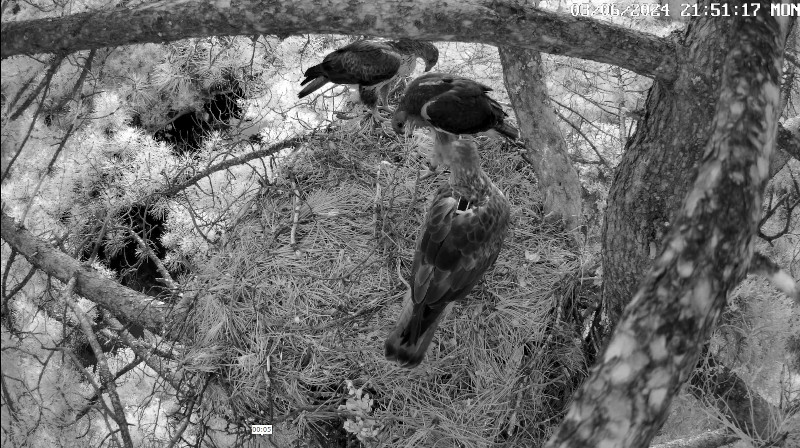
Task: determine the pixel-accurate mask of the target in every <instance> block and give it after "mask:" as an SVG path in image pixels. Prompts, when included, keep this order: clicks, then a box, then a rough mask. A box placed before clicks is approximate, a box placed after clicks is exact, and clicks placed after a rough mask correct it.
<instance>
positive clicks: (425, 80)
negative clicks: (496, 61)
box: [392, 73, 519, 162]
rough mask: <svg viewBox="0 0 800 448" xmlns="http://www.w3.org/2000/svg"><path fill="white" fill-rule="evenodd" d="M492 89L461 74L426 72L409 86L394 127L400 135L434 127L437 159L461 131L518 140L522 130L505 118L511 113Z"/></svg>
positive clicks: (435, 158)
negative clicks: (495, 98)
mask: <svg viewBox="0 0 800 448" xmlns="http://www.w3.org/2000/svg"><path fill="white" fill-rule="evenodd" d="M491 90H492V89H491V88H490V87H488V86H485V85H483V84H481V83H479V82H475V81H473V80H471V79H467V78H463V77H460V76H454V75H448V74H445V73H425V74H423V75H421V76H419V77H417V78H416V79H414V80H413V81H411V83H410V84H409V85H408V87H407V88H406V91H405V93H404V94H403V98H402V99H401V100H400V104H399V105H398V106H397V108H396V109H395V111H394V117H393V118H392V129H394V131H395V133H397V134H400V133H402V132H404V131H405V130H406V129H413V128H414V127H417V126H424V127H429V128H431V129H433V132H434V145H433V156H434V157H433V158H434V162H438V160H437V159H438V158H439V153H440V152H441V151H442V150H443V147H445V146H447V145H450V144H451V143H452V142H453V141H455V140H456V139H457V138H458V136H459V135H461V134H477V133H479V132H487V131H496V132H498V133H500V134H502V135H503V136H505V137H507V138H509V139H511V140H516V139H517V138H519V131H518V130H517V129H516V128H515V127H514V126H512V125H511V124H509V123H507V122H506V121H505V119H506V117H507V116H508V114H506V113H505V112H504V111H503V108H502V107H501V106H500V104H499V103H498V102H497V101H495V100H493V99H492V98H490V97H489V96H488V95H487V94H486V92H490V91H491Z"/></svg>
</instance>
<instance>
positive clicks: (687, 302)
mask: <svg viewBox="0 0 800 448" xmlns="http://www.w3.org/2000/svg"><path fill="white" fill-rule="evenodd" d="M732 3H734V4H736V3H737V2H732ZM717 19H718V20H717V23H724V24H725V29H726V31H728V30H729V31H731V32H730V34H728V40H727V42H726V44H727V45H726V46H727V47H728V48H729V49H730V50H729V51H727V52H724V53H721V54H720V56H722V55H725V56H724V57H720V60H721V61H720V62H721V70H719V76H720V78H721V88H720V90H719V92H720V93H719V97H718V101H716V110H715V111H714V113H713V114H712V117H713V122H712V123H711V125H710V126H709V127H708V129H707V131H710V132H707V134H706V135H707V137H708V138H707V139H706V142H707V143H706V144H705V145H704V146H703V147H702V149H703V157H702V160H701V162H700V166H699V169H698V170H696V172H697V173H698V174H697V176H696V181H695V182H693V184H692V186H691V189H690V191H689V192H688V194H687V195H686V198H685V200H684V201H683V204H682V206H681V208H680V212H679V213H678V216H677V217H676V219H675V223H674V225H673V226H672V228H671V230H670V231H669V234H668V235H667V238H666V240H665V244H664V248H663V249H662V250H661V252H660V254H659V255H658V257H657V258H656V260H655V263H654V265H653V267H652V268H651V269H650V271H649V273H648V274H647V276H646V277H645V279H644V281H643V282H642V285H641V287H640V288H639V289H638V291H637V292H636V294H635V296H634V297H633V300H632V301H631V303H630V304H629V305H628V306H627V307H626V309H625V312H624V315H623V319H622V321H621V323H620V324H619V326H618V327H617V329H616V331H615V333H614V336H613V338H612V340H611V341H610V343H609V345H608V347H607V348H606V352H605V353H604V355H603V362H602V364H600V365H598V366H596V367H595V368H593V369H592V374H591V377H590V378H589V379H588V380H587V381H586V382H585V383H584V385H583V387H582V389H581V390H580V391H579V392H578V393H577V394H576V396H575V400H574V401H573V403H572V405H571V407H570V410H569V412H568V414H567V416H566V418H565V419H564V421H563V422H562V424H561V426H560V427H559V428H558V430H557V431H556V433H555V434H554V435H553V437H552V438H551V440H550V441H549V442H548V443H547V445H546V446H547V447H556V446H557V447H578V446H598V447H620V448H624V447H640V446H647V444H648V443H649V442H650V440H652V438H653V436H654V435H655V434H656V431H657V430H658V428H660V427H661V425H663V423H664V421H665V420H666V417H667V414H668V412H667V411H668V409H669V405H670V403H671V401H672V398H673V397H674V396H675V395H676V394H677V393H678V391H679V389H680V386H681V384H682V383H683V382H685V381H686V379H688V377H689V375H690V374H691V372H692V371H693V370H694V367H695V364H696V363H697V360H698V358H699V356H700V351H701V347H702V345H703V342H704V341H705V340H706V339H707V338H708V337H709V335H710V334H711V331H712V330H713V328H714V324H715V323H716V319H717V318H718V317H719V315H720V313H721V312H722V310H723V308H724V306H725V303H726V299H727V294H728V292H729V291H730V290H731V289H732V288H734V287H735V286H736V285H737V284H738V283H739V281H741V279H742V278H744V276H745V275H746V273H747V268H748V265H749V263H750V259H751V257H752V253H753V244H752V242H753V238H754V236H755V234H756V231H757V230H758V229H757V227H758V222H759V218H760V214H761V201H762V196H763V190H764V186H765V183H766V179H767V175H768V167H769V158H770V155H771V153H772V151H773V148H774V146H775V140H776V138H777V128H778V115H779V114H780V109H779V107H780V90H779V88H780V75H781V62H782V57H783V46H784V37H785V32H786V27H787V26H788V20H783V19H781V18H774V17H772V16H770V15H769V4H768V3H763V2H762V4H761V12H760V14H759V15H758V16H757V17H733V18H717ZM779 20H780V22H779ZM697 25H698V23H697V22H695V23H694V27H697ZM705 25H706V26H715V25H711V24H708V23H707V24H705ZM692 28H693V27H692V26H690V29H689V33H690V34H691V33H692V31H693V30H692ZM712 45H713V42H712ZM694 82H695V83H697V84H701V83H703V82H707V80H704V79H703V78H699V79H696V80H695V81H694ZM659 88H661V87H658V86H657V87H655V90H658V89H659ZM712 91H714V90H712ZM708 95H709V94H708V93H707V94H706V97H708ZM652 97H653V94H652V92H651V98H650V99H651V100H652ZM713 103H714V102H712V104H713ZM670 105H674V102H670V101H665V102H664V103H663V104H653V103H649V106H650V107H655V108H656V109H659V108H661V107H664V106H667V107H668V106H670ZM652 114H653V110H652V109H650V108H648V115H652ZM645 121H646V122H647V118H645ZM646 124H647V123H645V125H646ZM684 132H685V131H684ZM659 134H660V135H661V136H662V138H664V136H665V135H670V134H661V133H659ZM640 137H641V136H640ZM672 138H673V142H674V140H675V139H676V136H673V137H672ZM673 147H675V148H677V146H674V145H673ZM698 149H699V148H698ZM670 156H671V157H673V158H675V155H674V154H670Z"/></svg>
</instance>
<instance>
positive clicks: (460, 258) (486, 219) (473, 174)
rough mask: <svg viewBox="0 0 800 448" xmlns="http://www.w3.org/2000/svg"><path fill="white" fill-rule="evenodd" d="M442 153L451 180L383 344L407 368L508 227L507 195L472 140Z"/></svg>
mask: <svg viewBox="0 0 800 448" xmlns="http://www.w3.org/2000/svg"><path fill="white" fill-rule="evenodd" d="M441 157H442V161H443V162H444V163H447V164H449V165H450V170H451V174H450V180H449V182H448V183H447V184H445V185H443V186H442V187H440V188H439V191H438V192H437V194H436V197H435V199H434V200H433V203H432V204H431V207H430V210H428V215H427V216H426V218H425V224H424V226H423V228H422V232H421V234H420V235H419V237H418V239H417V249H416V252H415V253H414V264H413V265H412V267H411V279H410V283H411V288H410V290H409V292H408V293H407V294H406V298H405V300H404V303H403V311H402V312H401V313H400V317H399V319H398V321H397V326H396V327H395V329H394V330H393V331H392V332H391V334H390V335H389V337H388V338H387V339H386V344H385V350H386V351H385V353H386V359H388V360H390V361H396V362H397V363H398V364H399V365H400V366H402V367H406V368H412V367H415V366H417V365H418V364H419V363H420V362H421V361H422V358H424V357H425V352H426V351H427V349H428V345H429V344H430V343H431V340H432V339H433V334H434V332H435V331H436V327H437V326H438V325H439V322H440V321H441V320H442V318H443V316H445V315H446V314H447V313H446V312H445V311H446V310H449V308H450V306H451V305H452V304H453V303H454V302H455V301H456V300H461V299H463V298H464V297H466V296H467V294H469V292H470V291H471V290H472V288H473V287H474V286H475V284H476V283H478V280H480V278H481V277H482V276H483V273H484V272H486V270H487V269H489V267H490V266H492V264H493V263H494V262H495V260H496V259H497V255H498V254H499V253H500V248H501V246H502V244H503V238H505V236H506V230H507V229H508V221H509V214H510V207H509V204H508V200H506V198H505V196H503V193H502V192H501V191H500V190H499V189H498V188H497V187H496V186H495V185H494V184H493V183H492V181H491V179H489V176H487V175H486V173H485V172H483V170H482V169H481V166H480V158H479V156H478V149H477V147H476V146H475V144H474V143H472V142H469V141H466V140H458V141H456V142H454V143H453V144H452V145H450V146H448V147H447V148H446V150H445V151H443V152H442V153H441Z"/></svg>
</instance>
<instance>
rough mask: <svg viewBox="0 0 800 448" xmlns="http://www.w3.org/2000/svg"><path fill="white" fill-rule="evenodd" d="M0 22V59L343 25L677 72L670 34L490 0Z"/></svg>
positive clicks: (247, 0) (289, 2) (655, 73)
mask: <svg viewBox="0 0 800 448" xmlns="http://www.w3.org/2000/svg"><path fill="white" fill-rule="evenodd" d="M0 30H1V32H0V57H1V58H2V59H5V58H8V57H11V56H15V55H21V54H28V55H30V54H36V53H52V52H56V51H65V52H74V51H79V50H87V49H93V48H101V47H109V46H119V45H130V44H140V43H155V42H171V41H176V40H180V39H187V38H192V37H207V36H236V35H244V36H252V35H259V34H275V35H278V36H290V35H297V34H305V33H341V34H356V35H358V34H367V35H373V36H384V37H392V38H397V37H417V38H421V39H427V40H438V41H462V42H482V43H486V44H490V45H496V46H518V47H525V48H529V49H532V50H538V51H542V52H545V53H550V54H558V55H564V56H571V57H576V58H582V59H589V60H593V61H597V62H602V63H607V64H613V65H617V66H620V67H622V68H625V69H627V70H631V71H633V72H636V73H639V74H641V75H644V76H650V77H656V78H659V79H661V80H664V81H670V80H672V79H674V78H675V77H676V71H677V62H676V61H677V60H678V58H677V57H676V47H675V46H674V44H673V43H672V42H671V41H670V40H669V39H665V38H660V37H657V36H654V35H652V34H647V33H642V32H638V31H633V30H630V29H627V28H623V27H620V26H617V25H613V24H610V23H606V22H600V21H597V20H594V19H590V18H587V17H573V16H570V15H566V14H557V13H553V12H547V11H543V10H541V9H537V8H534V7H532V6H525V5H507V4H498V2H495V1H490V0H475V1H473V2H455V1H447V0H432V1H426V2H408V1H397V0H379V1H375V0H338V1H334V0H324V1H319V0H282V1H271V2H264V1H257V0H240V1H237V2H230V1H228V2H208V1H204V0H184V1H181V2H174V1H162V2H157V3H148V4H144V5H141V6H138V7H135V8H131V9H125V8H116V9H109V10H102V11H92V12H87V13H81V14H73V15H69V16H65V17H57V18H55V17H54V18H47V19H38V20H29V21H22V22H3V23H2V28H0Z"/></svg>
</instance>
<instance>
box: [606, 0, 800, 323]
mask: <svg viewBox="0 0 800 448" xmlns="http://www.w3.org/2000/svg"><path fill="white" fill-rule="evenodd" d="M703 1H704V3H703V2H701V7H702V5H703V4H707V3H709V1H708V0H703ZM716 19H717V17H705V16H703V17H697V18H695V19H693V20H692V21H691V22H690V24H689V26H688V28H687V31H686V33H685V35H684V36H682V37H680V39H678V42H677V43H678V58H679V67H680V68H679V73H678V77H677V79H676V81H675V82H673V83H665V82H662V81H660V80H658V79H656V80H654V82H653V86H652V87H651V89H650V92H649V94H648V97H647V104H646V110H647V112H646V115H645V117H644V119H643V120H642V122H641V123H639V126H638V127H637V129H636V132H635V133H634V135H633V136H632V137H631V139H630V140H629V141H628V143H627V145H626V149H625V153H624V154H623V157H622V160H621V161H620V164H619V166H618V167H617V172H616V174H615V177H614V181H613V183H612V185H611V189H610V191H609V195H608V201H607V203H608V207H607V209H606V217H605V218H606V219H605V222H604V226H603V232H602V233H603V235H602V244H603V300H604V307H605V310H606V312H607V313H608V317H609V321H610V322H611V323H612V324H613V323H615V322H618V321H619V317H620V315H621V314H622V309H623V308H624V307H625V305H627V303H628V302H629V300H630V299H631V297H633V294H634V292H636V288H637V286H638V285H639V282H640V280H641V279H642V276H643V275H644V273H645V272H646V271H647V269H648V268H649V267H650V266H651V264H652V261H653V258H654V257H655V255H656V253H658V251H659V250H660V248H661V242H662V240H663V238H664V235H665V234H666V232H667V231H668V229H669V228H670V225H671V223H673V222H674V220H675V214H676V213H677V211H678V210H679V209H680V204H681V201H682V198H684V197H685V196H686V194H687V192H688V191H689V189H690V188H691V186H692V181H693V179H694V178H695V177H696V173H697V164H698V161H699V159H700V157H701V155H702V154H703V148H704V146H705V143H706V141H707V138H708V134H709V132H710V129H711V123H712V118H713V116H714V106H715V104H716V103H717V98H715V96H714V95H715V92H717V91H718V88H719V79H720V68H721V63H722V60H723V58H724V54H725V53H726V52H727V48H729V42H730V39H732V38H733V36H732V35H731V30H730V23H729V21H727V20H716ZM787 127H788V129H786V130H784V129H783V128H782V127H780V132H779V138H778V151H777V154H776V156H775V159H776V160H775V161H774V162H773V169H777V167H778V164H779V163H780V161H783V164H785V163H786V160H788V157H789V156H793V157H795V158H800V144H798V141H800V140H798V137H797V127H796V125H792V126H791V127H789V123H788V122H787ZM783 164H781V165H780V166H781V167H782V166H783Z"/></svg>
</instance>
